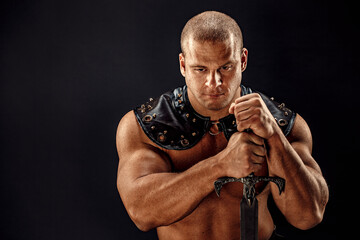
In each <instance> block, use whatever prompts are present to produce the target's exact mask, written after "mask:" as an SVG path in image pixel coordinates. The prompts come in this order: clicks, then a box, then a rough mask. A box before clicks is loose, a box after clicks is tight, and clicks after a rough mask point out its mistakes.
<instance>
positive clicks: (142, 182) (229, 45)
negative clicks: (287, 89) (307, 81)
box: [117, 12, 328, 240]
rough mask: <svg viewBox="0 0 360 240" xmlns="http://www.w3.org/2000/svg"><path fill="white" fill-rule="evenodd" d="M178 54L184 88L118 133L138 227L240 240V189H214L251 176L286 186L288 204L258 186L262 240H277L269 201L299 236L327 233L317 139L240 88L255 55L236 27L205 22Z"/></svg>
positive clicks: (164, 235) (143, 110)
mask: <svg viewBox="0 0 360 240" xmlns="http://www.w3.org/2000/svg"><path fill="white" fill-rule="evenodd" d="M181 48H182V53H180V55H179V62H180V71H181V74H182V75H183V76H184V77H185V82H186V85H185V86H184V87H179V88H176V89H175V90H173V91H170V92H167V93H165V94H163V95H161V96H160V97H159V98H155V99H150V100H149V101H148V102H146V103H145V104H143V105H141V106H139V107H137V108H135V109H134V111H130V112H128V113H127V114H126V115H125V116H124V117H123V118H122V120H121V121H120V123H119V126H118V130H117V149H118V154H119V159H120V160H119V167H118V179H117V186H118V190H119V193H120V196H121V199H122V201H123V203H124V206H125V208H126V210H127V212H128V214H129V216H130V218H131V219H132V220H133V221H134V223H135V224H136V226H137V227H138V228H139V229H140V230H142V231H148V230H149V229H152V228H156V229H157V233H158V237H159V239H166V240H167V239H239V236H240V201H241V197H242V188H243V184H242V183H239V182H235V183H229V184H227V185H224V187H223V189H222V190H221V196H220V197H217V195H216V194H215V192H214V181H216V180H217V179H218V178H220V177H225V176H229V177H236V178H241V177H246V176H248V175H249V174H251V173H254V174H255V175H256V176H278V177H282V178H283V179H285V180H286V186H285V190H284V192H283V193H282V194H281V195H279V192H278V189H277V187H276V185H275V184H272V183H271V184H270V183H268V184H266V183H259V184H257V185H256V198H257V200H258V236H259V239H270V238H274V237H275V236H274V234H273V231H274V223H273V220H272V217H271V215H270V213H269V211H268V208H267V199H268V196H269V194H272V196H273V198H274V201H275V203H276V206H277V207H278V208H279V209H280V211H281V212H282V214H283V215H284V216H285V218H286V219H287V221H288V222H289V223H290V224H292V225H293V226H295V227H297V228H300V229H309V228H311V227H313V226H315V225H316V224H318V223H320V222H321V220H322V217H323V214H324V210H325V205H326V203H327V201H328V188H327V185H326V182H325V180H324V178H323V176H322V173H321V170H320V168H319V166H318V164H317V163H316V161H315V160H314V159H313V157H312V155H311V152H312V137H311V132H310V129H309V127H308V125H307V124H306V122H305V120H304V119H303V118H302V117H301V116H300V115H299V114H295V113H294V112H293V111H291V110H290V109H288V108H286V107H285V105H284V104H279V103H276V102H275V101H274V100H273V98H268V97H267V96H265V95H264V94H262V93H260V92H257V91H255V90H252V89H250V88H248V87H245V86H243V85H241V79H242V72H243V71H244V70H245V69H246V65H247V59H248V50H247V49H246V48H244V47H243V41H242V34H241V30H240V28H239V26H238V25H237V23H236V22H235V21H234V20H233V19H232V18H230V17H229V16H227V15H225V14H222V13H219V12H204V13H201V14H199V15H197V16H195V17H193V18H192V19H190V20H189V21H188V22H187V24H186V25H185V27H184V29H183V32H182V35H181ZM249 129H251V131H249ZM245 130H246V131H245Z"/></svg>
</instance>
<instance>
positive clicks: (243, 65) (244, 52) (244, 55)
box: [241, 48, 249, 72]
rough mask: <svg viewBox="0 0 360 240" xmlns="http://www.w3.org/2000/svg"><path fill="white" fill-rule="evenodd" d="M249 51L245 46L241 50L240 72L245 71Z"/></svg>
mask: <svg viewBox="0 0 360 240" xmlns="http://www.w3.org/2000/svg"><path fill="white" fill-rule="evenodd" d="M248 53H249V51H248V50H247V49H246V48H243V49H242V50H241V72H243V71H245V69H246V66H247V62H248Z"/></svg>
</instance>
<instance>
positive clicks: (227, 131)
mask: <svg viewBox="0 0 360 240" xmlns="http://www.w3.org/2000/svg"><path fill="white" fill-rule="evenodd" d="M253 92H256V93H259V94H260V96H261V97H262V99H263V101H264V102H265V104H266V106H267V107H268V109H269V110H270V112H271V114H272V115H273V116H274V118H275V120H276V122H277V123H278V125H279V127H280V128H281V130H282V131H283V133H284V135H285V136H286V135H288V134H289V133H290V131H291V129H292V127H293V125H294V120H295V116H296V114H295V113H294V112H293V111H291V110H290V109H288V108H287V107H285V104H284V103H281V104H279V103H277V102H275V101H274V99H273V98H268V97H267V96H266V95H264V94H262V93H260V92H257V91H253V90H252V89H251V88H249V87H245V86H243V85H241V95H246V94H250V93H253ZM134 112H135V116H136V118H137V120H138V122H139V124H140V126H141V128H142V129H143V131H144V132H145V134H146V135H147V136H148V137H149V138H150V139H151V140H152V141H153V142H154V143H156V144H157V145H158V146H160V147H162V148H164V149H169V150H185V149H189V148H191V147H193V146H194V145H196V144H197V143H198V142H199V141H200V140H201V138H202V137H203V136H204V135H205V133H206V132H208V131H209V128H210V127H211V122H210V118H209V117H204V116H201V115H200V114H198V113H197V112H195V110H194V109H193V108H192V106H191V104H190V101H189V99H188V96H187V87H186V85H185V86H183V87H178V88H176V89H175V90H173V91H169V92H166V93H164V94H162V95H161V96H160V97H158V98H156V99H152V98H150V99H149V101H148V102H146V103H145V104H142V105H141V106H139V107H136V108H135V109H134ZM217 125H218V128H219V130H220V131H222V132H223V133H224V135H225V137H226V138H227V139H228V140H229V138H230V137H231V135H232V134H233V133H234V132H236V131H237V129H236V121H235V117H234V115H232V114H231V115H228V116H226V117H224V118H222V119H219V121H218V123H217Z"/></svg>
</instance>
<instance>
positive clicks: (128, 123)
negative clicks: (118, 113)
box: [116, 111, 143, 151]
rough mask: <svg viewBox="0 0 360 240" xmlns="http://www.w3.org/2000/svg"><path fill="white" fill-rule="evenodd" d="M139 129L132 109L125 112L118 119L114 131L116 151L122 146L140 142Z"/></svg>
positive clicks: (133, 145) (132, 145)
mask: <svg viewBox="0 0 360 240" xmlns="http://www.w3.org/2000/svg"><path fill="white" fill-rule="evenodd" d="M142 141H143V139H142V136H141V129H140V126H139V124H138V123H137V121H136V117H135V114H134V112H133V111H130V112H128V113H126V114H125V115H124V116H123V118H122V119H121V120H120V122H119V125H118V128H117V132H116V146H117V149H118V151H119V150H122V149H123V148H126V149H128V148H129V147H130V148H131V147H136V145H138V144H139V143H140V142H142Z"/></svg>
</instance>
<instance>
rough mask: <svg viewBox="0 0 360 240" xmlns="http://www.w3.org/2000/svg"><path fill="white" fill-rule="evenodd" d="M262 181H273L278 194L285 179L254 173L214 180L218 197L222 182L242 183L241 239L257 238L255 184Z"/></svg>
mask: <svg viewBox="0 0 360 240" xmlns="http://www.w3.org/2000/svg"><path fill="white" fill-rule="evenodd" d="M262 181H266V182H269V181H271V182H274V183H275V184H276V185H277V186H278V188H279V195H280V194H281V192H282V191H283V190H284V187H285V180H284V179H283V178H281V177H268V176H255V175H254V173H251V174H250V175H249V176H247V177H243V178H234V177H222V178H219V179H218V180H216V181H215V182H214V187H215V192H216V195H217V196H218V197H220V191H221V188H222V187H223V185H224V184H226V183H229V182H241V183H243V184H244V187H243V197H242V199H241V204H240V209H241V214H240V222H241V226H240V230H241V238H240V239H241V240H258V201H257V199H256V197H255V184H256V183H258V182H262Z"/></svg>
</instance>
